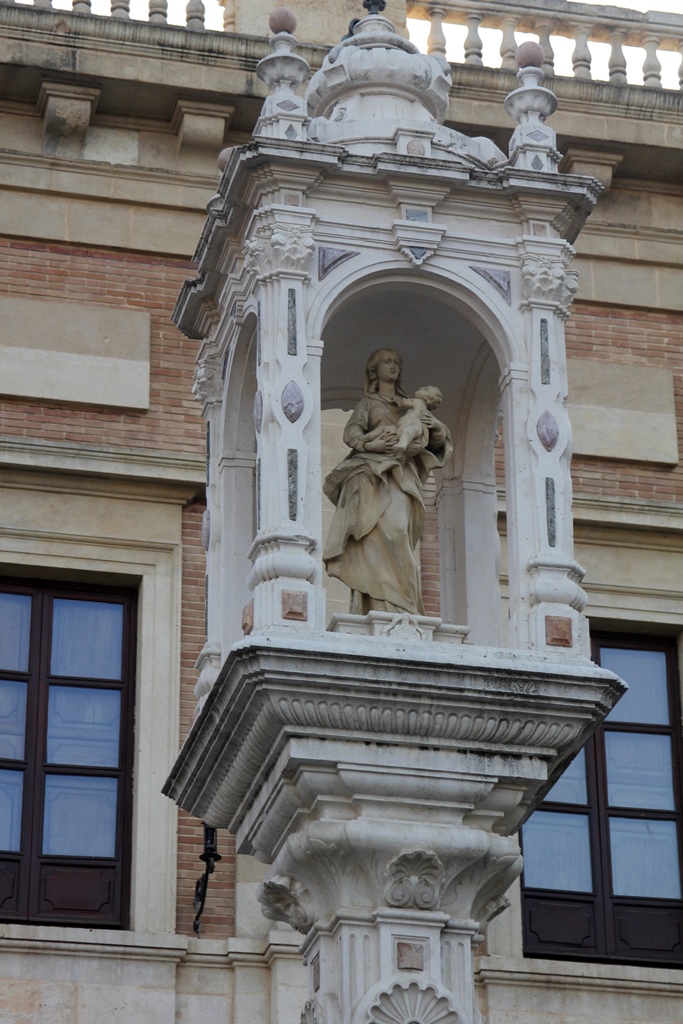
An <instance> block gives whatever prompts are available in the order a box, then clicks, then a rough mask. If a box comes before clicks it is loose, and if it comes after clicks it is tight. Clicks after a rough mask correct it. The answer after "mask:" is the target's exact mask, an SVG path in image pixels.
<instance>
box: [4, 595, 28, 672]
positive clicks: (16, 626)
mask: <svg viewBox="0 0 683 1024" xmlns="http://www.w3.org/2000/svg"><path fill="white" fill-rule="evenodd" d="M30 630H31V597H30V595H29V594H0V668H1V669H4V670H5V671H6V672H28V645H29V635H30Z"/></svg>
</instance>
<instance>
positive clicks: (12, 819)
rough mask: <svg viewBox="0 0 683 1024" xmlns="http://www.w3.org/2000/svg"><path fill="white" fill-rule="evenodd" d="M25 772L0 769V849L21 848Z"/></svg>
mask: <svg viewBox="0 0 683 1024" xmlns="http://www.w3.org/2000/svg"><path fill="white" fill-rule="evenodd" d="M23 788H24V773H23V772H16V771H8V770H7V769H4V768H3V769H0V850H9V851H11V852H13V853H16V852H18V851H19V850H20V849H21V804H22V796H23Z"/></svg>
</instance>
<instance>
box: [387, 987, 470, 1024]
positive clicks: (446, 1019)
mask: <svg viewBox="0 0 683 1024" xmlns="http://www.w3.org/2000/svg"><path fill="white" fill-rule="evenodd" d="M459 1021H460V1015H459V1014H458V1013H457V1012H456V1011H455V1010H454V1009H453V1007H452V1006H451V1004H450V1003H449V1001H448V1000H447V999H446V997H445V996H440V995H439V993H438V992H437V991H436V989H435V988H432V986H431V985H428V986H427V987H426V988H421V987H420V986H419V985H418V984H417V982H415V981H413V982H412V983H411V984H410V985H408V986H407V987H405V988H404V987H403V985H394V987H393V988H392V989H391V991H390V992H382V994H381V995H380V997H379V998H378V1000H377V1002H376V1003H375V1004H374V1005H373V1007H372V1008H371V1010H370V1015H369V1017H368V1024H459Z"/></svg>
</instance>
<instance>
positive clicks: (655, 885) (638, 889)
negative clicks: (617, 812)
mask: <svg viewBox="0 0 683 1024" xmlns="http://www.w3.org/2000/svg"><path fill="white" fill-rule="evenodd" d="M609 831H610V839H611V844H612V886H613V888H614V895H615V896H649V897H654V898H660V899H674V900H678V899H680V898H681V877H680V869H679V861H678V839H677V836H676V823H675V822H674V821H642V820H639V819H635V818H612V819H610V823H609Z"/></svg>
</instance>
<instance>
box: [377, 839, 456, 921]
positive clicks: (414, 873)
mask: <svg viewBox="0 0 683 1024" xmlns="http://www.w3.org/2000/svg"><path fill="white" fill-rule="evenodd" d="M442 881H443V867H442V865H441V861H440V860H439V858H438V857H437V856H436V854H435V853H428V852H426V851H425V850H412V851H411V852H409V853H402V854H400V855H399V856H398V857H396V858H394V860H392V861H391V863H390V864H389V865H388V867H387V872H386V886H385V889H384V893H385V896H386V899H387V903H389V904H390V905H391V906H393V907H415V908H416V909H417V910H432V909H433V908H434V907H435V906H436V905H437V903H438V901H439V890H440V888H441V883H442Z"/></svg>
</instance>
